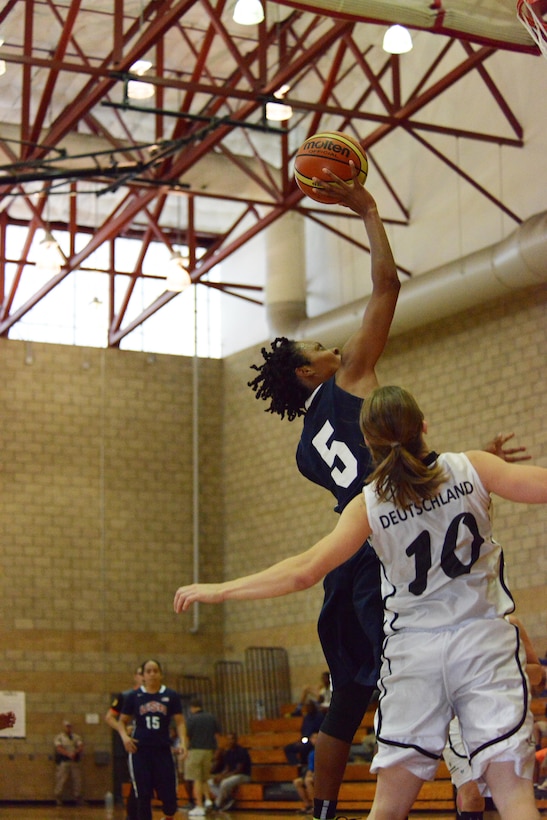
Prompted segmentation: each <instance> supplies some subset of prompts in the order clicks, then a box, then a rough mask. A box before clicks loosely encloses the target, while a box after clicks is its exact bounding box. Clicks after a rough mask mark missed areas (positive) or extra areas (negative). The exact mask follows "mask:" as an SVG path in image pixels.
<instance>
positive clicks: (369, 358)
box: [332, 170, 401, 397]
mask: <svg viewBox="0 0 547 820" xmlns="http://www.w3.org/2000/svg"><path fill="white" fill-rule="evenodd" d="M332 177H333V179H336V177H335V176H334V175H332ZM337 188H338V193H339V195H340V197H341V199H340V204H342V205H346V206H347V207H348V208H351V210H352V211H354V212H355V213H356V214H358V215H359V216H360V217H361V218H362V220H363V222H364V224H365V229H366V232H367V236H368V240H369V244H370V264H371V277H372V293H371V296H370V299H369V300H368V303H367V306H366V309H365V312H364V314H363V319H362V322H361V326H360V327H359V329H358V330H357V331H356V332H355V333H354V334H353V335H352V336H351V337H350V338H349V339H348V341H347V342H346V343H345V345H344V347H343V349H342V363H341V365H340V368H339V370H338V373H337V374H336V382H337V384H338V385H339V386H340V387H342V388H343V389H344V390H347V391H348V392H349V393H354V394H355V395H358V396H363V397H364V396H366V395H367V394H368V393H369V392H370V390H371V389H373V388H374V387H376V385H377V383H378V382H377V379H376V373H375V367H376V363H377V362H378V359H379V358H380V356H381V355H382V353H383V350H384V347H385V345H386V342H387V338H388V334H389V328H390V327H391V322H392V319H393V314H394V312H395V306H396V304H397V298H398V296H399V290H400V287H401V283H400V282H399V277H398V275H397V267H396V265H395V260H394V259H393V253H392V251H391V246H390V244H389V240H388V238H387V234H386V230H385V227H384V223H383V222H382V219H381V218H380V215H379V213H378V208H377V206H376V201H375V200H374V197H373V196H372V194H371V193H370V192H369V191H368V190H367V189H366V188H365V187H364V186H363V185H361V184H360V182H359V181H358V180H357V172H356V170H354V179H352V180H351V181H350V182H343V181H342V180H340V179H338V181H337Z"/></svg>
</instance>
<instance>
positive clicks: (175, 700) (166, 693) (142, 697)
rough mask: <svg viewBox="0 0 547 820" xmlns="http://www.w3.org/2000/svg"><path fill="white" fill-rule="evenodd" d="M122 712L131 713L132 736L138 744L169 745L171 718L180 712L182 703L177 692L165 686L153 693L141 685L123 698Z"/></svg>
mask: <svg viewBox="0 0 547 820" xmlns="http://www.w3.org/2000/svg"><path fill="white" fill-rule="evenodd" d="M122 712H123V714H124V715H133V718H134V722H135V730H134V732H133V737H134V738H135V740H138V741H139V746H169V725H170V723H171V718H172V717H173V715H180V714H182V703H181V700H180V696H179V695H178V693H177V692H175V690H174V689H168V688H167V686H163V685H162V686H161V688H160V690H159V692H153V693H152V692H147V691H146V689H144V687H142V686H141V687H140V688H139V689H135V690H134V691H132V692H130V693H129V694H128V696H127V697H126V698H124V702H123V707H122Z"/></svg>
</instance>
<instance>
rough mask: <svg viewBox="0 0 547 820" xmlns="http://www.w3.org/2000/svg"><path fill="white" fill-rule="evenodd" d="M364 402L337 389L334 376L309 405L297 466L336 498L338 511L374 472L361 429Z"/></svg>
mask: <svg viewBox="0 0 547 820" xmlns="http://www.w3.org/2000/svg"><path fill="white" fill-rule="evenodd" d="M362 403H363V399H361V398H359V396H354V395H353V394H352V393H347V392H346V391H345V390H342V388H341V387H338V385H337V384H336V382H335V380H334V377H333V378H331V379H329V380H328V381H326V382H324V384H321V385H320V386H319V387H318V388H317V389H316V390H315V392H314V393H312V395H311V396H310V398H309V399H308V401H307V403H306V407H307V409H306V415H305V416H304V425H303V428H302V435H301V437H300V442H299V444H298V449H297V451H296V463H297V465H298V469H299V470H300V472H301V473H302V475H304V476H306V478H308V479H309V480H310V481H313V482H315V484H319V485H320V486H321V487H325V489H327V490H330V491H331V493H332V494H333V495H334V496H335V498H336V501H337V502H338V503H337V505H336V508H335V509H336V512H342V510H343V509H344V507H345V506H346V504H348V503H349V502H350V501H351V499H352V498H354V497H355V496H356V495H358V494H359V492H360V491H361V490H362V488H363V484H364V482H365V479H366V477H367V476H368V475H369V474H370V473H371V472H372V460H371V457H370V453H369V451H368V449H367V447H366V446H365V443H364V441H363V434H362V433H361V429H360V427H359V414H360V412H361V405H362Z"/></svg>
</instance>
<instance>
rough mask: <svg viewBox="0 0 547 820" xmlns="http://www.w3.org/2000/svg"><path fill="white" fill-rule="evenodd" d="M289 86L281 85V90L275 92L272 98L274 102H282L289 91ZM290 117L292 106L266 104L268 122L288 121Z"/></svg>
mask: <svg viewBox="0 0 547 820" xmlns="http://www.w3.org/2000/svg"><path fill="white" fill-rule="evenodd" d="M290 88H291V87H290V85H282V86H281V88H278V90H277V91H276V92H275V94H274V97H275V98H276V100H282V99H283V98H284V96H285V94H286V93H287V91H290ZM291 117H292V106H290V105H287V104H286V103H282V102H279V103H276V102H268V103H266V119H267V120H270V121H271V122H284V121H285V120H290V118H291Z"/></svg>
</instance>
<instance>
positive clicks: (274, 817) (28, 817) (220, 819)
mask: <svg viewBox="0 0 547 820" xmlns="http://www.w3.org/2000/svg"><path fill="white" fill-rule="evenodd" d="M340 816H343V815H340ZM355 816H357V817H362V816H363V815H359V814H356V815H355ZM162 817H163V814H162V812H161V811H160V810H159V809H154V811H153V820H161V818H162ZM187 817H188V815H187V813H186V812H183V811H179V812H178V813H177V820H178V818H180V820H186V818H187ZM208 817H210V818H211V820H258V818H260V820H263V819H264V817H267V818H269V820H296V818H300V820H304V816H303V815H300V814H297V812H291V811H285V812H279V811H276V812H274V811H272V812H267V813H266V812H260V813H259V812H251V811H241V812H237V811H231V812H229V813H221V812H216V813H215V814H211V815H208ZM0 818H3V820H106V818H107V814H106V812H105V809H104V806H101V805H99V806H97V805H92V806H62V807H61V808H57V807H56V806H50V805H46V804H43V803H42V804H32V803H25V804H19V805H16V804H8V803H0ZM124 818H125V812H124V810H123V808H122V807H116V808H115V809H114V814H113V815H112V820H124ZM411 820H454V814H447V813H444V812H421V813H416V814H414V813H412V815H411Z"/></svg>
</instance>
